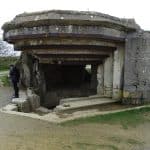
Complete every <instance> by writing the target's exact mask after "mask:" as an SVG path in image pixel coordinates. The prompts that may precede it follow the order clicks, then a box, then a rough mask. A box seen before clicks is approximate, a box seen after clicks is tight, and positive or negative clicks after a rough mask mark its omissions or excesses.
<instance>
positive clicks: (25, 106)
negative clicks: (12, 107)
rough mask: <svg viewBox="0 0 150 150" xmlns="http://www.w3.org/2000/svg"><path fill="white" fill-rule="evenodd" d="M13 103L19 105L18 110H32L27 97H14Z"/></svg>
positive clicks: (26, 111)
mask: <svg viewBox="0 0 150 150" xmlns="http://www.w3.org/2000/svg"><path fill="white" fill-rule="evenodd" d="M12 103H14V104H16V105H17V106H18V111H20V112H25V113H29V112H30V111H31V109H30V104H29V101H28V100H27V99H23V98H13V99H12Z"/></svg>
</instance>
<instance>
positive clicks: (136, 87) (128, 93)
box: [123, 31, 150, 103]
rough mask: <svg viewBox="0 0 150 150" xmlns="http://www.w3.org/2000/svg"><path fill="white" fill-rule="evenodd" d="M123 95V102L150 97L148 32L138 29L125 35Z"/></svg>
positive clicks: (149, 46) (132, 101) (149, 45)
mask: <svg viewBox="0 0 150 150" xmlns="http://www.w3.org/2000/svg"><path fill="white" fill-rule="evenodd" d="M123 97H124V103H126V102H127V103H134V102H135V100H139V102H140V101H142V100H149V99H150V33H149V32H144V31H139V32H138V33H135V34H130V35H128V37H127V40H126V50H125V71H124V94H123ZM139 102H136V103H139Z"/></svg>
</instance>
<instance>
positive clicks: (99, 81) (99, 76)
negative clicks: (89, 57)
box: [97, 64, 104, 95]
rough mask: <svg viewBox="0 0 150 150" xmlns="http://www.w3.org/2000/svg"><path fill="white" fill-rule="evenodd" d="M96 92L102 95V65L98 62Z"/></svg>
mask: <svg viewBox="0 0 150 150" xmlns="http://www.w3.org/2000/svg"><path fill="white" fill-rule="evenodd" d="M97 94H99V95H104V65H103V64H100V65H98V68H97Z"/></svg>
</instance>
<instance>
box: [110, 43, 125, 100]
mask: <svg viewBox="0 0 150 150" xmlns="http://www.w3.org/2000/svg"><path fill="white" fill-rule="evenodd" d="M124 52H125V45H124V44H118V46H117V49H116V50H115V51H114V59H113V96H112V97H113V99H118V100H119V99H122V94H123V74H124Z"/></svg>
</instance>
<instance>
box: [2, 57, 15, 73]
mask: <svg viewBox="0 0 150 150" xmlns="http://www.w3.org/2000/svg"><path fill="white" fill-rule="evenodd" d="M17 60H18V57H0V71H5V70H8V69H9V65H10V64H15V62H16V61H17Z"/></svg>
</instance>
